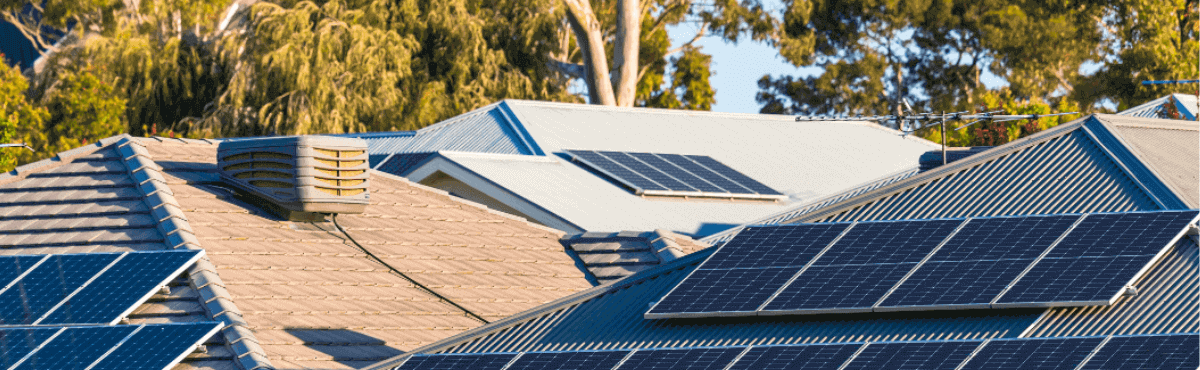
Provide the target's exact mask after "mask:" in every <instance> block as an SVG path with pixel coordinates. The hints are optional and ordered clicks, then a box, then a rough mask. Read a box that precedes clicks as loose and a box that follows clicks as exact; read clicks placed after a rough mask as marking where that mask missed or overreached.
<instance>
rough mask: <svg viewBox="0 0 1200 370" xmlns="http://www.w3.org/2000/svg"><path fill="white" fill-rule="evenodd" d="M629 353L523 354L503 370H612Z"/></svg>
mask: <svg viewBox="0 0 1200 370" xmlns="http://www.w3.org/2000/svg"><path fill="white" fill-rule="evenodd" d="M629 352H630V351H594V352H541V353H525V354H522V355H521V357H520V358H518V359H517V360H516V361H513V363H512V365H509V366H508V368H506V369H505V370H592V369H612V368H613V367H614V366H616V365H617V363H619V362H621V359H623V358H625V356H626V355H628V354H629Z"/></svg>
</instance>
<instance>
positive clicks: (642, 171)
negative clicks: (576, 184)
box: [598, 152, 697, 191]
mask: <svg viewBox="0 0 1200 370" xmlns="http://www.w3.org/2000/svg"><path fill="white" fill-rule="evenodd" d="M598 153H600V155H603V156H605V157H608V159H611V160H612V161H613V162H617V163H620V164H621V165H622V166H625V167H626V168H629V169H631V170H633V172H636V173H637V174H639V175H642V176H645V177H646V178H648V179H650V180H653V181H654V182H656V183H658V184H659V185H662V186H664V187H666V188H667V189H669V190H675V191H697V190H696V189H695V188H693V187H691V186H687V184H684V183H683V182H680V181H679V180H676V179H675V178H674V177H671V176H670V175H667V174H666V173H663V172H662V171H659V170H658V169H656V168H654V167H651V166H650V165H648V164H645V163H642V161H639V160H637V158H634V157H633V156H631V155H629V154H628V153H622V152H598Z"/></svg>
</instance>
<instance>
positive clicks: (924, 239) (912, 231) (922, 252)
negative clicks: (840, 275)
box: [815, 220, 963, 266]
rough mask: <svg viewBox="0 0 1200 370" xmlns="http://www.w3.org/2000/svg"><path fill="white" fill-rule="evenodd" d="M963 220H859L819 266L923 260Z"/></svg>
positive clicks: (818, 261)
mask: <svg viewBox="0 0 1200 370" xmlns="http://www.w3.org/2000/svg"><path fill="white" fill-rule="evenodd" d="M962 222H963V221H962V220H932V221H894V222H860V223H857V224H855V225H854V227H853V228H851V229H850V231H848V232H846V235H845V236H843V237H842V239H841V240H838V243H837V245H835V246H834V248H831V249H830V250H829V251H828V252H826V253H825V255H824V256H821V258H820V259H818V260H817V261H816V263H815V265H816V266H831V265H858V264H881V263H903V262H920V261H921V260H922V259H923V258H925V256H926V255H928V254H929V252H931V251H933V248H935V247H937V246H938V244H941V242H942V240H944V239H946V236H948V235H950V233H951V232H953V231H954V229H955V228H957V227H958V225H959V224H960V223H962Z"/></svg>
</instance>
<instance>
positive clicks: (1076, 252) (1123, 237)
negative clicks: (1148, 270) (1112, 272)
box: [1046, 211, 1197, 258]
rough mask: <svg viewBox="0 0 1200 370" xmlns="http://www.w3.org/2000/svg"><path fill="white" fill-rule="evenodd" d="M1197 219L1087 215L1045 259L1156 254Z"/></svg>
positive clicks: (1186, 214) (1185, 214) (1184, 214)
mask: <svg viewBox="0 0 1200 370" xmlns="http://www.w3.org/2000/svg"><path fill="white" fill-rule="evenodd" d="M1196 215H1197V212H1196V211H1169V212H1146V213H1116V214H1091V215H1087V218H1084V219H1083V221H1082V222H1080V223H1079V225H1078V226H1076V227H1075V229H1074V230H1071V233H1070V234H1068V235H1067V236H1066V238H1064V239H1063V241H1062V242H1061V243H1059V244H1058V245H1057V246H1055V247H1054V249H1053V250H1051V251H1050V253H1049V254H1047V255H1046V257H1049V258H1061V257H1101V256H1119V255H1143V254H1156V253H1158V252H1159V251H1162V250H1163V248H1166V247H1167V246H1168V245H1167V244H1169V243H1170V242H1171V239H1172V238H1174V237H1175V236H1176V235H1177V234H1179V233H1180V232H1181V231H1183V229H1184V228H1186V227H1187V224H1188V223H1189V222H1191V221H1192V220H1194V219H1195V218H1196Z"/></svg>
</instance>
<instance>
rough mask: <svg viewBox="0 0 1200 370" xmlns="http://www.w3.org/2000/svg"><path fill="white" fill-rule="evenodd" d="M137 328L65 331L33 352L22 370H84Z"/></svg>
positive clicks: (84, 328)
mask: <svg viewBox="0 0 1200 370" xmlns="http://www.w3.org/2000/svg"><path fill="white" fill-rule="evenodd" d="M135 329H137V327H136V326H95V327H81V328H68V329H67V330H63V331H62V332H61V333H59V334H58V336H56V337H54V339H51V340H50V341H49V342H46V343H44V344H43V345H42V348H39V349H38V350H37V351H34V352H33V355H32V356H30V357H29V358H28V359H26V360H25V362H22V363H21V364H20V365H18V366H17V367H16V369H18V370H22V369H29V370H33V369H63V370H67V369H80V370H82V369H84V368H87V367H88V366H89V365H91V364H92V363H93V362H95V361H96V360H98V359H100V356H103V355H104V353H105V352H108V350H109V349H111V348H112V347H113V346H114V345H116V344H117V343H119V342H121V340H122V339H125V337H128V336H129V334H130V333H133V331H134V330H135Z"/></svg>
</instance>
